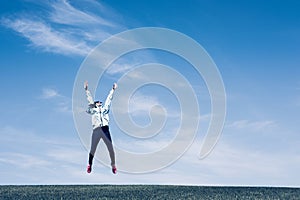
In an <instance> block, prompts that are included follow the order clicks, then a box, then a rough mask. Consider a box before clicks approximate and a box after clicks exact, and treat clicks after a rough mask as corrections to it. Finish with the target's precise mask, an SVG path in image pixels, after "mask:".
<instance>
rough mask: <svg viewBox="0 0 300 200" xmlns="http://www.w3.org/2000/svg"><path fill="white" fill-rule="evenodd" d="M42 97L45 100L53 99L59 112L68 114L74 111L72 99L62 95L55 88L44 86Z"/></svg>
mask: <svg viewBox="0 0 300 200" xmlns="http://www.w3.org/2000/svg"><path fill="white" fill-rule="evenodd" d="M40 98H41V99H44V100H53V101H54V102H55V103H56V108H55V109H56V111H58V112H62V113H68V114H71V113H72V108H71V99H70V98H69V97H66V96H64V95H61V94H60V93H59V92H58V91H57V90H55V89H53V88H43V89H42V94H41V95H40Z"/></svg>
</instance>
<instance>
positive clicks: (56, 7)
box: [50, 0, 117, 27]
mask: <svg viewBox="0 0 300 200" xmlns="http://www.w3.org/2000/svg"><path fill="white" fill-rule="evenodd" d="M51 7H52V8H53V12H52V13H50V19H51V21H53V22H56V23H60V24H68V25H76V24H83V25H87V24H96V25H97V24H99V25H105V26H111V27H113V26H117V25H116V24H114V23H113V22H111V21H108V20H106V19H103V18H102V17H100V16H97V15H94V14H92V13H87V12H83V11H81V10H78V9H76V8H75V7H73V6H72V5H71V4H70V3H69V2H68V1H66V0H61V1H57V2H54V3H52V4H51Z"/></svg>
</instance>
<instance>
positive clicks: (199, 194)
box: [0, 185, 300, 200]
mask: <svg viewBox="0 0 300 200" xmlns="http://www.w3.org/2000/svg"><path fill="white" fill-rule="evenodd" d="M0 199H1V200H2V199H20V200H22V199H185V200H187V199H207V200H208V199H212V200H214V199H239V200H240V199H264V200H266V199H272V200H273V199H295V200H296V199H300V188H275V187H204V186H167V185H41V186H39V185H36V186H33V185H30V186H9V185H7V186H0Z"/></svg>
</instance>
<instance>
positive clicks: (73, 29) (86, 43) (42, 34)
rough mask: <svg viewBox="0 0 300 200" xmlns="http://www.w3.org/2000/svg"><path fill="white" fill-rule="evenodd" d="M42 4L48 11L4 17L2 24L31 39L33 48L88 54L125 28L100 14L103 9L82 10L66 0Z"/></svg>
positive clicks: (60, 52)
mask: <svg viewBox="0 0 300 200" xmlns="http://www.w3.org/2000/svg"><path fill="white" fill-rule="evenodd" d="M43 4H44V5H45V6H46V9H47V10H49V14H48V13H44V15H40V14H39V15H38V13H37V14H36V15H34V14H32V13H30V15H29V14H26V13H25V14H22V15H16V16H18V17H7V18H2V20H1V22H2V25H4V26H6V27H8V28H11V29H12V30H14V31H16V32H18V33H19V34H21V36H23V37H25V38H26V39H28V40H29V41H30V45H31V46H32V47H34V48H37V49H40V50H42V51H45V52H53V53H57V54H63V55H80V56H85V55H87V54H88V53H89V52H90V51H91V50H92V49H93V48H94V47H95V46H96V45H97V44H98V43H99V42H101V41H102V40H103V39H105V38H107V37H109V36H110V35H112V34H113V33H114V32H116V31H120V29H122V27H121V26H119V25H118V24H117V23H115V22H113V20H111V19H104V18H103V17H101V16H100V14H101V13H98V14H92V13H90V12H88V11H82V10H80V9H78V8H75V7H74V6H72V5H71V4H70V3H69V2H68V1H66V0H59V1H55V2H51V3H43ZM94 4H95V3H94ZM97 4H100V3H97ZM98 6H99V5H98ZM102 7H103V8H104V6H102ZM104 9H105V8H104ZM111 12H113V11H111Z"/></svg>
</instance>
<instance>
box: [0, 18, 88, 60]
mask: <svg viewBox="0 0 300 200" xmlns="http://www.w3.org/2000/svg"><path fill="white" fill-rule="evenodd" d="M3 23H4V24H5V25H6V26H7V27H9V28H11V29H13V30H14V31H16V32H18V33H20V34H21V35H22V36H23V37H25V38H26V39H28V40H29V41H30V42H31V46H33V47H35V48H40V49H42V50H43V51H46V52H54V53H59V54H64V55H73V54H75V55H86V54H87V53H88V52H90V50H91V47H90V46H88V45H87V44H86V43H85V42H84V41H79V40H78V39H77V38H75V37H72V34H69V33H67V32H63V31H57V30H55V29H53V28H52V27H51V26H49V25H47V24H46V23H45V22H43V21H36V20H35V21H34V20H30V19H26V18H20V19H15V20H10V19H5V20H4V22H3Z"/></svg>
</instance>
